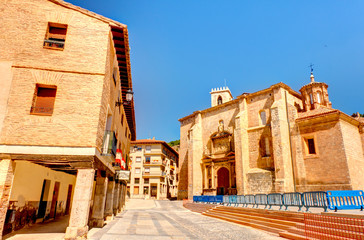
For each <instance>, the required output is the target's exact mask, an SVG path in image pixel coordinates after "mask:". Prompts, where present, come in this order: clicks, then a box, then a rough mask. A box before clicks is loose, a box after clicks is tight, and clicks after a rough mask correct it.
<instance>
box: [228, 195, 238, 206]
mask: <svg viewBox="0 0 364 240" xmlns="http://www.w3.org/2000/svg"><path fill="white" fill-rule="evenodd" d="M231 204H234V206H235V207H236V204H237V199H236V195H230V196H229V206H231Z"/></svg>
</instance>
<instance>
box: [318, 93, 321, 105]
mask: <svg viewBox="0 0 364 240" xmlns="http://www.w3.org/2000/svg"><path fill="white" fill-rule="evenodd" d="M317 102H318V103H321V92H317Z"/></svg>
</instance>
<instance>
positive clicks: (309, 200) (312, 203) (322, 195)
mask: <svg viewBox="0 0 364 240" xmlns="http://www.w3.org/2000/svg"><path fill="white" fill-rule="evenodd" d="M302 198H303V200H302V201H303V205H304V207H305V208H306V212H308V210H309V208H310V207H322V208H323V209H324V211H325V212H327V198H326V192H304V193H302Z"/></svg>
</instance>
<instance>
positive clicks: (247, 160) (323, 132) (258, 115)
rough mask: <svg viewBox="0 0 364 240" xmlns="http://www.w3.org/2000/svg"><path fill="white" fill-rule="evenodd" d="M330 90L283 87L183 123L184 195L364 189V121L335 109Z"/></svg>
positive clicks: (229, 100)
mask: <svg viewBox="0 0 364 240" xmlns="http://www.w3.org/2000/svg"><path fill="white" fill-rule="evenodd" d="M327 88H328V85H327V84H325V83H320V82H316V81H315V79H314V76H313V75H312V74H311V82H310V83H309V84H307V85H305V86H303V87H302V88H301V89H300V93H298V92H296V91H294V90H292V89H291V88H290V87H289V86H287V85H285V84H283V83H278V84H274V85H272V86H270V87H269V88H267V89H264V90H261V91H258V92H255V93H243V94H242V95H240V96H238V97H237V98H236V99H233V97H232V95H231V93H230V90H229V89H228V88H227V87H223V88H218V89H213V90H212V91H211V93H210V94H211V107H210V108H208V109H205V110H202V111H195V112H194V113H192V114H191V115H188V116H186V117H183V118H181V119H179V121H180V123H181V128H180V134H181V136H180V137H181V139H180V140H181V145H180V159H179V176H180V181H179V185H178V197H179V198H180V199H183V198H192V196H193V195H201V194H203V195H216V194H218V195H219V194H223V195H225V194H230V195H233V194H239V195H240V194H257V193H272V192H295V191H296V192H304V191H319V190H341V189H363V187H364V186H363V185H364V183H363V182H364V181H363V180H364V177H363V176H364V175H363V174H364V156H363V149H364V118H360V117H356V118H355V117H350V116H348V115H346V114H345V113H343V112H341V111H339V110H336V109H333V108H332V106H331V102H330V101H329V95H328V91H327Z"/></svg>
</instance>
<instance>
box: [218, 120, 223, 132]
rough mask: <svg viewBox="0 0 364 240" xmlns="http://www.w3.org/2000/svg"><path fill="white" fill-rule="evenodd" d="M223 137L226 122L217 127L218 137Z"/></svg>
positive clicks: (220, 122) (221, 122)
mask: <svg viewBox="0 0 364 240" xmlns="http://www.w3.org/2000/svg"><path fill="white" fill-rule="evenodd" d="M222 135H224V121H223V120H220V121H219V126H218V127H217V136H222Z"/></svg>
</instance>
